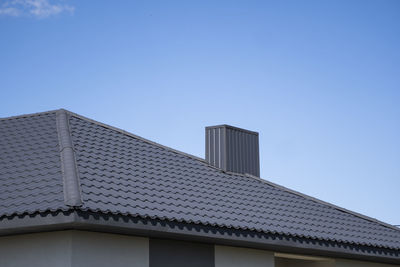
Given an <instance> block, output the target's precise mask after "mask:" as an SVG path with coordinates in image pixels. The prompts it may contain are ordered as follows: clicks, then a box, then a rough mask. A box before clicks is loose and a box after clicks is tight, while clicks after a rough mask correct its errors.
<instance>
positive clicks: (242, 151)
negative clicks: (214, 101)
mask: <svg viewBox="0 0 400 267" xmlns="http://www.w3.org/2000/svg"><path fill="white" fill-rule="evenodd" d="M206 161H207V162H208V163H210V164H211V165H213V166H215V167H217V168H220V169H222V170H224V171H230V172H236V173H249V174H252V175H254V176H257V177H260V157H259V148H258V133H257V132H252V131H248V130H244V129H240V128H237V127H233V126H229V125H225V124H224V125H217V126H210V127H206Z"/></svg>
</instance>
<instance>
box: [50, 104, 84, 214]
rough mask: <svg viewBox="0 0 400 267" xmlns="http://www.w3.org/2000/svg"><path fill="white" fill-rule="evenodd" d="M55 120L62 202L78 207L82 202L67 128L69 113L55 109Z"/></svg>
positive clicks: (74, 158) (72, 148) (73, 153)
mask: <svg viewBox="0 0 400 267" xmlns="http://www.w3.org/2000/svg"><path fill="white" fill-rule="evenodd" d="M56 122H57V133H58V141H59V146H60V158H61V171H62V176H63V187H64V203H65V204H66V205H67V206H71V207H78V206H81V205H82V203H83V202H82V195H81V189H80V181H79V175H78V168H77V164H76V157H75V151H74V147H73V144H72V138H71V134H70V128H69V114H68V113H67V111H66V110H64V109H60V110H57V112H56Z"/></svg>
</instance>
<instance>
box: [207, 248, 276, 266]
mask: <svg viewBox="0 0 400 267" xmlns="http://www.w3.org/2000/svg"><path fill="white" fill-rule="evenodd" d="M274 266H275V263H274V254H273V253H272V252H269V251H265V250H258V249H248V248H237V247H228V246H215V267H274Z"/></svg>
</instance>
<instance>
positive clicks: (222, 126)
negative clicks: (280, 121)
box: [206, 124, 258, 136]
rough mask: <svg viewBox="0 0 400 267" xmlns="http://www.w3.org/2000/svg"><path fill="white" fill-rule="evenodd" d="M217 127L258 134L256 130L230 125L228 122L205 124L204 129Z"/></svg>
mask: <svg viewBox="0 0 400 267" xmlns="http://www.w3.org/2000/svg"><path fill="white" fill-rule="evenodd" d="M217 128H229V129H233V130H236V131H241V132H245V133H248V134H253V135H257V136H258V132H254V131H249V130H246V129H243V128H239V127H235V126H231V125H228V124H220V125H215V126H207V127H206V130H208V129H217Z"/></svg>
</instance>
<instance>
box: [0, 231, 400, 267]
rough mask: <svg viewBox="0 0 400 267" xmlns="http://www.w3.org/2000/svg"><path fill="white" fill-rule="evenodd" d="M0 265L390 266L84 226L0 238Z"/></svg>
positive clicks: (52, 266) (390, 266)
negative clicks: (100, 230) (289, 255)
mask: <svg viewBox="0 0 400 267" xmlns="http://www.w3.org/2000/svg"><path fill="white" fill-rule="evenodd" d="M0 266H1V267H25V266H35V267H49V266H50V267H92V266H93V267H94V266H95V267H106V266H107V267H109V266H113V267H128V266H129V267H160V266H163V267H164V266H174V267H180V266H182V267H183V266H194V267H196V266H201V267H228V266H229V267H245V266H246V267H289V266H290V267H306V266H307V267H395V266H400V265H390V264H380V263H371V262H362V261H353V260H343V259H334V260H333V261H329V262H327V261H309V260H298V259H288V258H279V257H276V258H275V256H274V253H273V252H269V251H264V250H257V249H247V248H238V247H229V246H214V245H212V244H204V243H193V242H185V241H173V240H163V239H149V238H143V237H135V236H126V235H117V234H106V233H96V232H86V231H72V230H71V231H58V232H48V233H37V234H25V235H15V236H5V237H0Z"/></svg>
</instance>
